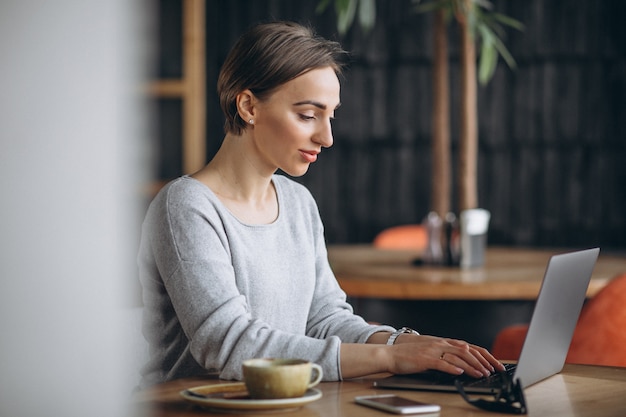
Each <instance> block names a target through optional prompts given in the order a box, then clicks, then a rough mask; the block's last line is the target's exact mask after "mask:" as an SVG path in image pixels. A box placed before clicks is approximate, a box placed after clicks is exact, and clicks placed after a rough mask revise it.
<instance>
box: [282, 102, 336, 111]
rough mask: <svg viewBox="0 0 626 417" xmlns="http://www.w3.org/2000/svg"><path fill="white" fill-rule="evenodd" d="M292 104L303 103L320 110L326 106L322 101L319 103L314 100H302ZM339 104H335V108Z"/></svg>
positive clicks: (302, 104) (300, 104) (298, 104)
mask: <svg viewBox="0 0 626 417" xmlns="http://www.w3.org/2000/svg"><path fill="white" fill-rule="evenodd" d="M293 105H294V106H304V105H312V106H315V107H317V108H319V109H322V110H326V108H327V106H326V104H324V103H320V102H319V101H315V100H304V101H299V102H297V103H294V104H293ZM339 106H341V103H339V104H337V106H336V107H335V110H336V109H338V108H339Z"/></svg>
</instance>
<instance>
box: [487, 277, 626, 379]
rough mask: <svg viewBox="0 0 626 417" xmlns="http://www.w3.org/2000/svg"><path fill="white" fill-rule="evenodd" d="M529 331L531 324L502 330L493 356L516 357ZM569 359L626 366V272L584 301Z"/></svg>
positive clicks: (496, 340) (570, 360) (571, 361)
mask: <svg viewBox="0 0 626 417" xmlns="http://www.w3.org/2000/svg"><path fill="white" fill-rule="evenodd" d="M527 330H528V325H513V326H509V327H506V328H505V329H503V330H502V331H500V333H498V335H497V336H496V339H495V341H494V344H493V347H492V353H493V354H494V356H495V357H496V358H498V359H501V360H506V359H512V360H517V359H518V358H519V355H520V352H521V350H522V344H523V343H524V338H525V337H526V331H527ZM566 362H568V363H583V364H589V365H607V366H624V367H626V274H623V275H620V276H618V277H616V278H613V279H612V280H611V282H609V283H608V284H607V285H606V286H605V287H604V288H603V289H602V290H601V291H600V292H599V293H598V294H596V295H595V296H594V297H593V298H592V299H591V300H589V301H588V302H587V304H585V306H584V307H583V310H582V312H581V314H580V319H579V320H578V324H577V325H576V330H575V331H574V337H573V339H572V344H571V346H570V350H569V352H568V355H567V359H566Z"/></svg>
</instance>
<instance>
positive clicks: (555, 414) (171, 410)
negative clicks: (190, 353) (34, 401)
mask: <svg viewBox="0 0 626 417" xmlns="http://www.w3.org/2000/svg"><path fill="white" fill-rule="evenodd" d="M219 382H220V381H218V380H216V379H215V378H211V377H204V378H187V379H181V380H177V381H171V382H168V383H165V384H161V385H158V386H156V387H153V388H150V389H148V390H146V391H144V392H140V393H138V394H136V396H135V398H134V409H135V411H136V414H133V415H145V416H151V417H152V416H154V417H170V416H172V417H173V416H176V417H191V416H204V417H211V416H220V415H223V416H232V415H233V414H217V413H209V412H207V411H206V410H204V409H202V408H200V407H197V406H195V405H193V404H191V403H188V402H186V401H185V400H184V399H183V398H182V397H180V395H179V392H180V391H181V390H184V389H186V388H191V387H194V386H197V385H205V384H211V383H219ZM318 388H319V389H320V390H321V391H322V393H323V396H322V398H321V399H319V400H317V401H315V402H313V403H310V404H308V405H306V406H304V407H303V408H301V409H299V410H297V411H293V412H288V413H281V415H285V416H291V417H313V416H315V417H354V416H359V417H370V416H371V417H382V416H386V415H391V414H387V413H384V412H381V411H377V410H374V409H369V408H366V407H363V406H360V405H357V404H355V403H354V397H356V396H358V395H372V394H381V393H396V394H398V395H402V396H404V397H407V398H412V399H415V400H418V401H424V402H429V403H435V404H439V405H441V412H440V414H439V415H440V416H441V417H469V416H497V415H501V414H495V413H489V412H483V411H481V410H479V409H477V408H474V407H472V406H471V405H469V404H467V403H465V402H464V401H463V399H462V398H461V397H460V396H459V395H457V394H454V393H451V394H447V393H429V392H419V391H399V390H382V389H374V388H372V382H371V380H368V379H361V380H351V381H344V382H324V383H322V384H320V385H319V386H318ZM625 392H626V368H610V367H597V366H585V365H566V366H565V368H564V371H563V372H562V373H561V374H558V375H555V376H553V377H550V378H548V379H546V380H545V381H542V382H540V383H538V384H535V385H533V386H531V387H529V388H527V389H526V390H525V396H526V401H527V405H528V410H529V414H528V415H529V416H540V417H545V416H550V417H560V416H563V417H565V416H567V417H571V416H577V417H587V416H589V417H623V416H624V415H626V396H624V393H625ZM245 415H248V416H267V415H268V414H267V413H261V414H256V413H246V414H245Z"/></svg>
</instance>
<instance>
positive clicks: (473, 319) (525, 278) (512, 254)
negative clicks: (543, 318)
mask: <svg viewBox="0 0 626 417" xmlns="http://www.w3.org/2000/svg"><path fill="white" fill-rule="evenodd" d="M566 251H568V250H565V249H531V248H517V247H514V248H505V247H489V248H488V249H487V253H486V258H485V259H486V262H485V265H484V266H483V267H479V268H471V269H462V268H460V267H443V266H442V267H433V266H424V265H421V266H415V265H413V263H412V262H413V261H414V260H415V259H419V257H420V253H419V252H414V251H390V250H380V249H375V248H373V247H372V246H371V245H342V246H329V248H328V257H329V261H330V265H331V267H332V268H333V271H334V273H335V276H336V277H337V280H338V281H339V284H340V285H341V287H342V288H343V289H344V291H345V292H346V293H347V294H348V296H349V299H350V302H351V303H352V305H353V306H354V308H355V312H356V313H357V314H360V315H362V316H363V317H364V318H365V319H366V320H368V321H375V322H383V323H386V324H390V325H392V326H395V327H401V326H409V327H413V328H415V329H417V330H419V331H420V332H422V333H427V334H435V335H439V336H448V337H455V338H459V339H464V340H467V341H470V342H472V343H476V344H478V345H481V346H485V347H487V348H490V347H491V344H492V342H493V340H494V338H495V336H496V334H497V333H498V332H499V331H500V330H501V329H502V328H504V327H506V326H508V325H511V324H515V323H528V322H529V321H530V317H531V315H532V311H533V307H534V303H535V300H536V298H537V295H538V294H539V289H540V287H541V281H542V279H543V275H544V272H545V269H546V266H547V264H548V260H549V259H550V257H551V256H552V255H554V254H557V253H563V252H566ZM624 272H626V256H624V255H615V254H613V255H611V254H607V253H603V252H602V251H601V252H600V256H599V258H598V262H597V264H596V266H595V268H594V270H593V274H592V279H591V283H590V285H589V289H588V291H587V295H588V296H593V295H594V294H596V293H597V292H598V291H599V290H600V289H602V288H603V287H604V285H606V283H607V282H608V281H609V280H610V279H612V278H613V277H615V276H616V275H618V274H621V273H624Z"/></svg>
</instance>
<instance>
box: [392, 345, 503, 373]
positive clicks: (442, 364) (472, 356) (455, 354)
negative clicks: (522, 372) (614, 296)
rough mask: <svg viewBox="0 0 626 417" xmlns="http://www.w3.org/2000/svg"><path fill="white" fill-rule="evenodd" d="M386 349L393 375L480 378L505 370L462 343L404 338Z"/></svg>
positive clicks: (488, 355)
mask: <svg viewBox="0 0 626 417" xmlns="http://www.w3.org/2000/svg"><path fill="white" fill-rule="evenodd" d="M389 348H390V349H389V359H390V363H389V372H392V373H394V374H407V373H413V372H422V371H425V370H428V369H436V370H438V371H443V372H447V373H450V374H455V375H460V374H463V373H465V374H467V375H470V376H473V377H475V378H480V377H483V376H489V375H491V374H492V373H494V372H496V371H503V370H504V365H502V364H501V363H500V362H499V361H498V360H497V359H496V358H495V357H493V355H492V354H491V353H489V351H488V350H487V349H485V348H482V347H480V346H476V345H472V344H470V343H467V342H464V341H462V340H456V339H445V338H440V337H434V336H422V335H420V336H417V335H409V334H404V335H401V336H400V337H398V338H397V339H396V343H395V344H394V345H393V346H389Z"/></svg>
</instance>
